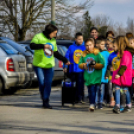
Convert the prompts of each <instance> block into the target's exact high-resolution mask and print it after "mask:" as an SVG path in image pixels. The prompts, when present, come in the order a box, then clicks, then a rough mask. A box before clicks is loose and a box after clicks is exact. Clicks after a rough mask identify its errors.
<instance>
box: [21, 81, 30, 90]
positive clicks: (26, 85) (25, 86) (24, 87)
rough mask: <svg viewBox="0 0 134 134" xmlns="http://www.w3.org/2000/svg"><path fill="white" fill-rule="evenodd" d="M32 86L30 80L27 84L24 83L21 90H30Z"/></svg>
mask: <svg viewBox="0 0 134 134" xmlns="http://www.w3.org/2000/svg"><path fill="white" fill-rule="evenodd" d="M31 85H32V80H30V81H29V82H28V83H26V84H25V85H24V86H22V89H27V88H30V87H31Z"/></svg>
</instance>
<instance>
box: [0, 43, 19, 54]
mask: <svg viewBox="0 0 134 134" xmlns="http://www.w3.org/2000/svg"><path fill="white" fill-rule="evenodd" d="M0 47H1V48H2V49H3V50H4V51H5V52H6V53H7V54H8V55H13V54H18V51H17V50H15V49H14V48H13V47H12V46H10V45H9V44H7V43H0Z"/></svg>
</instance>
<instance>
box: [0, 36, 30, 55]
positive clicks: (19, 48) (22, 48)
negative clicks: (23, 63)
mask: <svg viewBox="0 0 134 134" xmlns="http://www.w3.org/2000/svg"><path fill="white" fill-rule="evenodd" d="M0 38H1V39H2V40H4V41H6V42H7V43H8V44H9V45H11V46H12V47H13V48H14V49H16V50H17V51H19V52H21V53H22V54H24V55H25V56H32V54H31V53H30V52H29V51H26V49H25V48H24V47H22V46H21V45H20V44H18V43H16V42H15V41H13V40H11V39H8V38H5V37H0Z"/></svg>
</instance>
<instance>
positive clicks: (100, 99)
mask: <svg viewBox="0 0 134 134" xmlns="http://www.w3.org/2000/svg"><path fill="white" fill-rule="evenodd" d="M104 93H105V83H101V86H100V88H99V89H98V90H97V91H96V100H95V102H96V104H98V103H103V100H104Z"/></svg>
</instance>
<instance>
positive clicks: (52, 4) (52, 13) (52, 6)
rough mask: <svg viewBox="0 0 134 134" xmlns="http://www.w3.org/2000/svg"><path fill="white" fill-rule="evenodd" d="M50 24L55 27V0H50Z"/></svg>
mask: <svg viewBox="0 0 134 134" xmlns="http://www.w3.org/2000/svg"><path fill="white" fill-rule="evenodd" d="M51 24H53V25H55V0H51Z"/></svg>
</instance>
